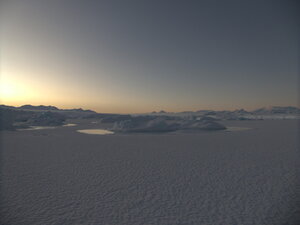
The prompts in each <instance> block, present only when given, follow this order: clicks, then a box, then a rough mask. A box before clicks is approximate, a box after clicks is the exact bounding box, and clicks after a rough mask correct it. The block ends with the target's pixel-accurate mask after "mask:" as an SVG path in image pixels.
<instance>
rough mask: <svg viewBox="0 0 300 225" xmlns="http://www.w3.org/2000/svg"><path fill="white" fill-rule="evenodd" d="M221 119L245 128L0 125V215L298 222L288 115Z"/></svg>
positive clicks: (128, 223) (41, 222) (77, 220)
mask: <svg viewBox="0 0 300 225" xmlns="http://www.w3.org/2000/svg"><path fill="white" fill-rule="evenodd" d="M155 123H156V122H155ZM157 123H158V122H157ZM227 123H228V126H234V127H251V128H253V129H249V130H247V131H242V132H238V131H236V132H202V133H192V134H186V133H172V134H170V133H161V134H152V133H146V134H144V135H135V134H131V135H127V134H115V135H107V136H106V135H104V136H101V135H100V136H97V135H86V134H81V133H78V132H76V129H78V128H77V127H60V128H57V129H52V130H36V131H22V132H13V131H7V132H2V142H1V190H0V191H1V201H0V224H1V225H58V224H61V225H75V224H83V225H85V224H86V225H99V224H105V225H174V224H178V225H179V224H180V225H181V224H184V225H194V224H197V225H198V224H199V225H285V224H286V225H299V224H300V221H299V188H298V187H299V180H298V167H299V148H298V147H299V146H298V145H297V142H298V138H299V134H298V132H297V124H296V121H288V120H285V121H283V120H281V121H229V122H228V121H227ZM226 125H227V124H226ZM79 126H80V125H79ZM72 129H73V130H72ZM72 131H73V132H72Z"/></svg>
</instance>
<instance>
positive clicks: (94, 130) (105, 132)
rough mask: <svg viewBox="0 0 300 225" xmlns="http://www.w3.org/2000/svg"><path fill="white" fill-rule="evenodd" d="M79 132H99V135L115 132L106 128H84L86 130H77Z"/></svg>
mask: <svg viewBox="0 0 300 225" xmlns="http://www.w3.org/2000/svg"><path fill="white" fill-rule="evenodd" d="M77 131H78V132H79V133H84V134H98V135H105V134H113V133H114V132H112V131H109V130H104V129H84V130H77Z"/></svg>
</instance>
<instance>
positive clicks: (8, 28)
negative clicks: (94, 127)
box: [0, 0, 299, 113]
mask: <svg viewBox="0 0 300 225" xmlns="http://www.w3.org/2000/svg"><path fill="white" fill-rule="evenodd" d="M298 9H299V8H298V5H297V4H296V1H276V0H272V1H271V0H270V1H264V0H259V1H255V0H254V1H253V0H251V1H250V0H249V1H242V0H238V1H222V0H219V1H213V0H210V1H200V0H199V1H183V0H182V1H175V0H173V1H162V0H159V1H157V0H148V1H144V0H136V1H130V0H126V1H124V0H120V1H114V0H107V1H91V0H86V1H85V0H82V1H78V0H19V1H16V0H4V1H2V2H1V18H0V21H1V77H0V78H1V83H0V88H1V89H0V91H1V102H2V103H3V104H9V105H22V104H34V105H36V104H38V105H39V104H44V105H55V106H58V107H61V108H73V107H76V108H78V107H83V108H90V109H94V110H96V111H98V112H119V113H131V112H149V111H153V110H161V109H163V110H167V111H185V110H200V109H236V108H245V109H248V110H251V109H254V108H258V107H263V106H271V105H282V106H286V105H297V103H298V102H297V96H298V95H297V94H298V86H297V85H298V77H297V76H298V68H297V66H298V65H297V64H298V59H299V55H298V50H299V45H298V40H299V30H298V25H299V23H298V21H299V17H298V16H297V12H298Z"/></svg>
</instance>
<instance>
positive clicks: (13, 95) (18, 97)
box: [0, 80, 32, 104]
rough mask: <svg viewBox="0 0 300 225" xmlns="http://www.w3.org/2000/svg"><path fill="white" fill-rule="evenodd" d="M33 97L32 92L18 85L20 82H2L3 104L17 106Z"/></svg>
mask: <svg viewBox="0 0 300 225" xmlns="http://www.w3.org/2000/svg"><path fill="white" fill-rule="evenodd" d="M31 97H32V91H31V90H30V89H28V88H25V87H23V86H22V85H20V84H18V82H11V81H5V80H1V83H0V100H1V103H2V104H7V103H11V104H15V103H18V102H22V101H24V100H27V99H30V98H31Z"/></svg>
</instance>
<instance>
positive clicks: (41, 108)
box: [0, 105, 96, 113]
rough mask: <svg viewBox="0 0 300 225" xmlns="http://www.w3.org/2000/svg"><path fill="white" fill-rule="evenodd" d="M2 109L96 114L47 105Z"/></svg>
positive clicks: (89, 111) (79, 109)
mask: <svg viewBox="0 0 300 225" xmlns="http://www.w3.org/2000/svg"><path fill="white" fill-rule="evenodd" d="M0 108H6V109H19V110H25V111H26V110H30V111H69V112H86V113H96V112H95V111H92V110H89V109H88V110H84V109H82V108H78V109H59V108H57V107H55V106H51V105H49V106H45V105H38V106H34V105H22V106H20V107H15V106H7V105H0Z"/></svg>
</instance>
